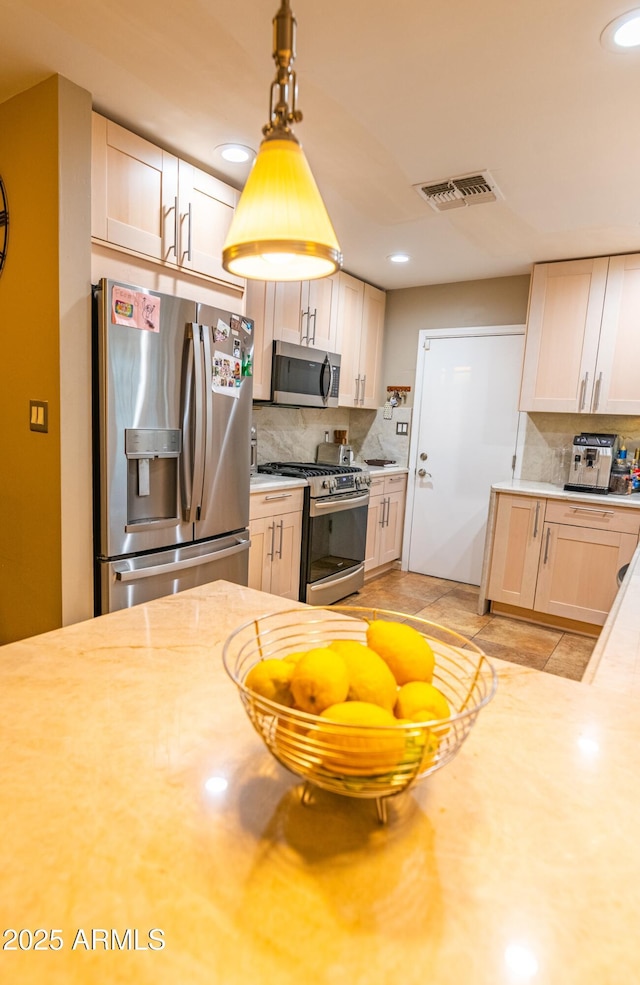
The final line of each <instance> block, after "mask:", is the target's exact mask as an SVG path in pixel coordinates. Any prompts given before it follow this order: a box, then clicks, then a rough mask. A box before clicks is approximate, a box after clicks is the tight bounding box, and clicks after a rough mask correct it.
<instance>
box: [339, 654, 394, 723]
mask: <svg viewBox="0 0 640 985" xmlns="http://www.w3.org/2000/svg"><path fill="white" fill-rule="evenodd" d="M329 649H330V650H335V651H336V652H337V653H339V654H340V656H341V657H342V658H343V659H344V662H345V663H346V665H347V670H348V671H349V691H348V694H347V698H348V700H349V701H368V702H369V703H370V704H374V705H380V707H381V708H386V709H387V711H393V707H394V705H395V702H396V695H397V691H398V685H397V684H396V679H395V677H394V676H393V674H392V673H391V671H390V670H389V668H388V667H387V665H386V663H385V662H384V660H383V659H382V657H379V656H378V654H377V653H375V652H374V651H373V650H371V649H370V648H369V647H368V646H365V645H364V643H358V642H356V640H335V641H334V642H333V643H331V645H330V647H329Z"/></svg>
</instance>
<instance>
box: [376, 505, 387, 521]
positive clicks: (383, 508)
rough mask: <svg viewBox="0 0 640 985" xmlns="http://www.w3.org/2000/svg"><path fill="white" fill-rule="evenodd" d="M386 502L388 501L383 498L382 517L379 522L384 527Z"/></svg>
mask: <svg viewBox="0 0 640 985" xmlns="http://www.w3.org/2000/svg"><path fill="white" fill-rule="evenodd" d="M386 502H387V500H386V499H383V500H382V516H381V517H380V519H379V521H378V523H379V524H380V526H381V527H384V510H385V504H386Z"/></svg>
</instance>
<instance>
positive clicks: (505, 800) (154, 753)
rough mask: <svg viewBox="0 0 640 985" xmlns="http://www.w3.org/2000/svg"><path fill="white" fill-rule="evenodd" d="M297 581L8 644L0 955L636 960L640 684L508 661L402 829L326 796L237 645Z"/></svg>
mask: <svg viewBox="0 0 640 985" xmlns="http://www.w3.org/2000/svg"><path fill="white" fill-rule="evenodd" d="M634 580H635V576H634ZM636 585H637V583H636ZM634 590H635V589H634ZM298 605H299V603H297V604H293V603H291V602H289V601H287V600H285V599H281V598H276V597H274V596H270V595H265V594H262V593H259V592H256V591H252V590H251V589H248V588H242V587H239V586H236V585H231V584H229V583H227V582H214V583H212V584H209V585H205V586H202V587H200V588H196V589H192V590H190V591H187V592H183V593H181V594H180V595H175V596H170V597H168V598H165V599H158V600H156V601H154V602H149V603H146V604H144V605H140V606H136V607H134V608H132V609H128V610H124V611H121V612H115V613H112V614H110V615H107V616H101V617H99V618H97V619H93V620H89V621H87V622H85V623H79V624H76V625H73V626H68V627H66V628H65V629H61V630H58V631H56V632H52V633H47V634H45V635H42V636H39V637H34V638H32V639H28V640H23V641H20V642H17V643H13V644H8V645H6V646H5V647H3V648H1V649H0V655H1V657H2V660H1V662H0V701H1V702H2V709H1V711H0V737H1V742H2V749H3V790H2V794H3V805H4V811H3V816H2V833H1V834H2V836H1V837H0V868H1V871H2V874H3V887H2V888H3V891H2V895H1V898H0V913H1V922H2V929H3V931H4V930H5V928H6V930H9V931H10V930H11V929H14V930H16V931H23V933H22V935H21V937H20V941H21V943H22V949H20V948H19V947H18V946H17V945H16V950H6V951H5V952H4V953H3V956H2V961H3V972H4V975H3V979H4V980H6V981H7V982H11V983H12V985H62V983H64V985H75V983H77V985H80V983H86V982H91V985H114V983H117V985H124V983H127V985H128V983H130V985H134V983H135V985H177V983H183V982H188V983H189V985H246V983H248V982H255V983H257V985H267V983H272V982H273V983H274V985H299V983H300V982H305V983H308V985H355V983H361V985H388V983H389V982H393V981H400V982H402V983H403V985H424V982H425V981H426V980H428V981H429V983H430V985H462V983H464V985H515V983H525V982H526V983H528V985H604V983H608V982H613V981H616V982H633V981H636V980H637V975H638V968H639V967H640V939H639V938H637V937H636V936H635V933H634V932H633V928H634V926H636V925H637V923H638V920H639V919H640V893H639V891H638V886H639V885H640V847H639V844H638V827H639V824H640V772H639V771H638V769H637V763H636V759H637V757H636V749H637V747H638V744H639V743H640V717H639V716H638V713H637V699H632V698H630V697H629V696H628V695H624V694H616V693H615V692H612V691H610V690H605V689H604V688H603V687H600V686H598V684H597V680H596V683H594V684H591V685H588V684H584V683H582V684H581V683H577V682H574V681H569V680H564V679H562V678H558V677H554V676H552V675H548V674H544V673H542V672H538V671H535V670H531V669H529V668H525V667H521V666H518V665H515V664H506V663H501V662H499V661H494V662H495V664H496V666H497V668H498V673H499V686H498V691H497V694H496V696H495V698H494V700H493V701H492V702H491V704H489V706H488V707H487V708H486V709H484V710H483V711H482V712H481V713H480V715H479V717H478V720H477V723H476V725H475V727H474V729H473V730H472V732H471V735H470V736H469V738H468V740H467V742H466V744H465V745H464V746H463V748H462V750H461V752H460V753H459V755H458V756H457V758H456V759H454V760H453V762H451V763H450V764H449V765H448V766H446V767H445V768H444V769H442V770H441V771H439V772H438V773H436V774H435V775H434V776H432V777H430V778H429V779H428V780H426V781H424V782H423V783H422V784H420V785H418V786H417V787H415V788H414V789H413V790H412V791H409V792H407V793H405V794H402V795H401V796H400V797H398V798H395V799H394V800H393V801H392V802H391V804H390V806H389V823H388V825H387V826H386V827H382V826H380V825H379V824H378V823H377V821H376V816H375V810H374V808H373V805H372V804H371V803H369V802H366V801H351V800H348V799H345V798H338V797H336V796H333V795H330V794H327V793H322V792H319V793H318V794H317V796H315V797H314V799H313V801H312V803H311V804H310V805H309V806H306V807H305V806H302V805H301V803H300V799H299V793H300V787H299V784H298V782H297V780H296V778H295V777H293V776H292V775H291V774H289V773H287V772H286V771H285V770H284V769H283V768H282V767H280V766H279V765H278V764H277V763H276V761H275V760H274V759H273V758H272V757H271V756H270V754H269V753H268V752H267V750H266V748H265V747H264V745H263V744H262V742H261V740H260V738H259V736H258V735H257V734H256V733H255V731H254V730H253V728H252V726H251V725H250V723H249V720H248V719H247V717H246V715H245V713H244V711H243V709H242V706H241V703H240V700H239V697H238V695H237V693H236V691H235V688H234V686H233V685H232V683H231V682H230V681H229V679H228V678H227V676H226V674H225V673H224V670H223V667H222V664H221V652H222V643H223V640H224V639H225V637H226V636H227V634H228V633H229V631H230V630H231V629H232V628H234V627H235V626H236V625H237V624H239V623H241V622H243V621H245V620H246V619H248V618H251V617H253V616H255V615H257V614H259V613H261V612H265V611H270V610H276V609H277V610H282V609H285V608H291V607H294V608H296V607H298ZM636 611H637V608H636ZM225 782H226V783H227V784H228V786H226V789H225V788H224V783H225ZM39 928H43V929H44V930H45V931H47V934H48V933H49V931H53V932H54V936H53V937H52V938H45V941H46V940H47V939H50V940H52V941H53V942H54V943H53V947H52V949H51V950H46V951H44V952H43V951H42V950H40V951H39V953H36V952H35V950H34V949H33V946H30V941H31V938H30V937H29V931H31V933H32V934H33V933H35V931H36V930H38V929H39ZM127 930H129V931H130V934H129V936H128V938H127V937H126V936H125V934H126V931H127ZM152 930H154V934H153V935H150V931H152ZM134 931H137V935H136V934H134ZM160 931H162V934H160V933H159V932H160ZM103 932H104V933H103ZM114 932H115V933H117V935H118V939H119V940H120V941H121V942H122V941H124V946H123V947H122V949H116V948H115V946H114V947H113V948H112V949H110V950H106V949H105V947H104V944H103V943H101V941H103V940H104V938H105V936H106V938H107V940H108V941H109V943H110V944H112V943H113V942H114V937H113V933H114ZM92 934H93V938H92ZM154 938H155V940H154ZM38 939H39V938H38ZM56 940H61V941H62V942H63V943H62V945H61V946H59V949H53V948H55V947H57V945H56V943H55V941H56ZM158 941H161V942H162V941H163V942H164V944H165V946H164V949H162V950H154V949H152V948H151V946H150V945H151V944H154V945H155V946H156V947H157V946H158ZM85 942H86V943H85ZM3 943H4V945H5V947H6V946H7V945H12V944H13V938H12V936H11V933H9V934H7V933H6V932H5V935H4V937H3ZM34 943H35V939H34ZM74 943H75V947H74ZM40 946H41V947H42V944H41V945H40Z"/></svg>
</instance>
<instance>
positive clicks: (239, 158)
mask: <svg viewBox="0 0 640 985" xmlns="http://www.w3.org/2000/svg"><path fill="white" fill-rule="evenodd" d="M216 150H217V151H218V152H219V154H220V157H223V158H224V159H225V161H229V162H230V163H231V164H245V163H246V162H247V161H250V160H251V159H252V158H254V157H255V156H256V152H255V151H254V150H252V149H251V148H250V147H245V146H244V144H220V146H219V147H216Z"/></svg>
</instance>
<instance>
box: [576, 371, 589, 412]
mask: <svg viewBox="0 0 640 985" xmlns="http://www.w3.org/2000/svg"><path fill="white" fill-rule="evenodd" d="M588 379H589V374H588V373H585V374H584V376H583V378H582V382H581V384H580V400H579V401H578V410H584V402H585V400H586V397H587V380H588Z"/></svg>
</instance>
